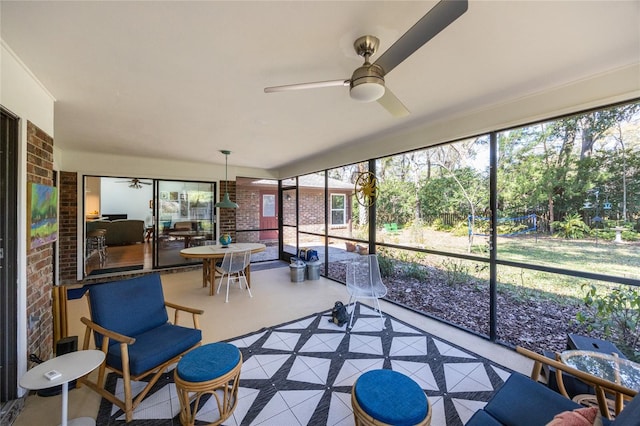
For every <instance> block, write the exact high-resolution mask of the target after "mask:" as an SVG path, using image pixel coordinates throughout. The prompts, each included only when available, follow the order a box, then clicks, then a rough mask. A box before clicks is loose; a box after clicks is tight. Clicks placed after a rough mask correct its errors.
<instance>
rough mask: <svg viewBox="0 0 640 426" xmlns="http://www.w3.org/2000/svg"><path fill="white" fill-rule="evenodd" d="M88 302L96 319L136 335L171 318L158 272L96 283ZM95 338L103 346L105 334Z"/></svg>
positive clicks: (108, 325) (92, 287) (96, 321)
mask: <svg viewBox="0 0 640 426" xmlns="http://www.w3.org/2000/svg"><path fill="white" fill-rule="evenodd" d="M89 302H90V307H91V318H92V320H93V322H95V323H97V324H99V325H101V326H102V327H104V328H107V329H109V330H112V331H115V332H118V333H121V334H124V335H125V336H130V337H135V336H136V335H138V334H141V333H144V332H145V331H148V330H151V329H153V328H156V327H159V326H161V325H163V324H165V323H166V322H168V321H169V317H168V316H167V309H166V308H165V305H164V294H163V293H162V283H161V282H160V275H159V274H149V275H143V276H141V277H137V278H132V279H128V280H121V281H113V282H109V283H103V284H94V285H92V286H90V288H89ZM95 338H96V345H97V346H98V347H100V345H102V337H101V336H99V335H97V334H96V336H95ZM109 343H110V344H114V343H115V342H114V341H111V342H109Z"/></svg>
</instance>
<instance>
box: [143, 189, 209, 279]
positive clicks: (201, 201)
mask: <svg viewBox="0 0 640 426" xmlns="http://www.w3.org/2000/svg"><path fill="white" fill-rule="evenodd" d="M215 199H216V184H215V183H212V182H189V181H172V180H157V181H156V191H155V197H154V201H155V203H154V204H153V206H152V207H153V211H154V215H153V217H154V221H153V225H152V227H150V229H149V228H148V232H149V233H150V234H152V235H153V238H152V239H153V241H154V250H153V252H154V256H153V267H154V268H164V267H169V266H179V265H185V264H191V263H194V264H197V263H199V262H200V260H198V259H185V258H183V257H181V256H180V250H182V249H185V248H188V247H194V246H198V245H203V244H206V241H211V240H213V241H215V240H216V226H215V223H216V217H215V209H214V204H215Z"/></svg>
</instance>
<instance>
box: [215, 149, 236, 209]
mask: <svg viewBox="0 0 640 426" xmlns="http://www.w3.org/2000/svg"><path fill="white" fill-rule="evenodd" d="M220 152H221V153H222V154H224V183H225V190H224V196H223V197H222V201H220V202H219V203H216V205H215V207H218V208H221V209H237V208H238V204H236V203H234V202H233V201H231V199H230V198H229V180H228V179H227V160H228V158H229V154H231V151H228V150H226V149H223V150H220Z"/></svg>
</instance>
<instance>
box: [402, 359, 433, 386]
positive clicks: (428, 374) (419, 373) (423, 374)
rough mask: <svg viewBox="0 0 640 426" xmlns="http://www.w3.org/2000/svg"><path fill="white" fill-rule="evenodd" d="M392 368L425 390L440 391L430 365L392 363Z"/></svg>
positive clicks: (406, 362)
mask: <svg viewBox="0 0 640 426" xmlns="http://www.w3.org/2000/svg"><path fill="white" fill-rule="evenodd" d="M391 368H392V369H393V370H394V371H397V372H398V373H402V374H404V375H405V376H408V377H410V378H411V379H413V381H415V382H416V383H417V384H418V386H420V387H421V388H422V389H424V390H434V391H437V390H440V389H438V384H437V383H436V379H435V377H434V376H433V372H432V371H431V367H430V366H429V364H425V363H423V362H413V361H397V360H392V361H391Z"/></svg>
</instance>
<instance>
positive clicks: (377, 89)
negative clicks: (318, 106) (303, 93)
mask: <svg viewBox="0 0 640 426" xmlns="http://www.w3.org/2000/svg"><path fill="white" fill-rule="evenodd" d="M468 8H469V2H468V0H440V2H438V3H437V4H436V5H435V6H434V7H433V8H431V10H429V11H428V12H427V13H426V15H424V16H423V17H422V18H420V19H419V20H418V22H417V23H416V24H415V25H414V26H413V27H411V28H409V30H408V31H407V32H406V33H404V34H403V35H402V37H400V38H399V39H398V40H397V41H396V42H395V43H393V45H392V46H391V47H390V48H389V49H387V51H386V52H384V53H383V54H382V55H380V57H379V58H378V60H377V61H376V62H374V63H373V64H371V63H370V62H369V58H370V57H371V56H373V55H374V54H375V53H376V50H377V49H378V46H379V44H380V40H378V38H377V37H374V36H371V35H366V36H362V37H359V38H358V39H357V40H356V41H355V42H354V43H353V47H354V49H355V50H356V53H357V54H358V55H359V56H362V57H363V58H364V64H362V66H360V67H359V68H357V69H356V70H355V71H354V72H353V75H352V76H351V79H349V80H330V81H318V82H313V83H301V84H287V85H285V86H272V87H266V88H265V89H264V92H265V93H274V92H286V91H290V90H304V89H315V88H322V87H334V86H342V85H345V86H349V95H350V97H351V99H354V100H357V101H361V102H373V101H378V103H379V104H380V105H381V106H382V107H383V108H385V109H386V110H387V111H388V112H389V113H390V114H391V115H393V116H394V117H404V116H406V115H408V114H409V110H408V109H407V108H406V107H405V106H404V105H403V104H402V102H400V100H399V99H398V98H396V96H395V95H394V94H393V92H392V91H391V90H389V89H388V88H387V87H385V83H384V77H385V75H387V74H388V73H390V72H391V71H392V70H393V69H394V68H395V67H396V66H398V65H399V64H400V63H401V62H403V61H404V60H405V59H407V58H408V57H409V56H411V55H412V54H413V53H414V52H415V51H416V50H418V49H420V48H421V47H422V46H423V45H424V44H426V43H427V42H428V41H429V40H431V39H432V38H433V37H435V36H436V35H438V34H439V33H440V32H441V31H442V30H444V29H445V28H446V27H448V26H449V25H450V24H451V23H453V22H454V21H455V20H456V19H458V18H459V17H460V16H462V15H463V14H464V13H465V12H466V11H467V9H468Z"/></svg>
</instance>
